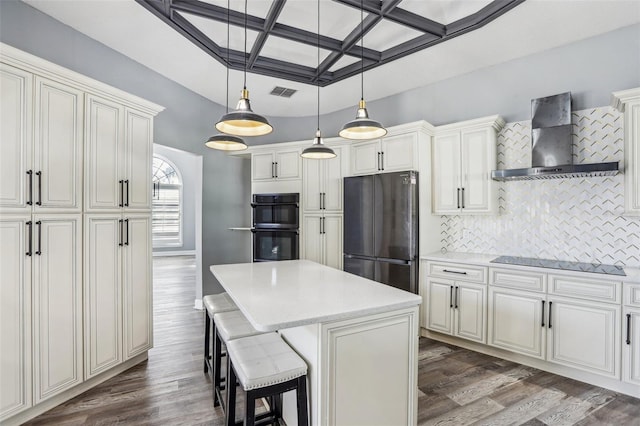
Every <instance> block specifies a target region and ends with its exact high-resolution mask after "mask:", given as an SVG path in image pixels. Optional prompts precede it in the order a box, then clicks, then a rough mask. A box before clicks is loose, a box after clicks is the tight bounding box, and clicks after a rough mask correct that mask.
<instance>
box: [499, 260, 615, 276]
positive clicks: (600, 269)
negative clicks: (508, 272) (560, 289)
mask: <svg viewBox="0 0 640 426" xmlns="http://www.w3.org/2000/svg"><path fill="white" fill-rule="evenodd" d="M491 263H505V264H508V265H520V266H534V267H537V268H550V269H562V270H564V271H578V272H591V273H594V274H607V275H622V276H626V274H625V273H624V269H623V268H622V267H621V266H616V265H603V264H600V263H583V262H569V261H567V260H552V259H536V258H533V257H518V256H500V257H496V258H495V259H493V260H492V261H491Z"/></svg>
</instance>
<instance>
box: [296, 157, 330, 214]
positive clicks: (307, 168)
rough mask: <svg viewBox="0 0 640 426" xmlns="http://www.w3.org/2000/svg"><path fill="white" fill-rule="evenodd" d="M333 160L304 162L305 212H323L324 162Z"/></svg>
mask: <svg viewBox="0 0 640 426" xmlns="http://www.w3.org/2000/svg"><path fill="white" fill-rule="evenodd" d="M325 161H331V160H313V159H310V158H304V159H303V160H302V176H303V177H302V182H303V185H304V186H303V189H304V190H303V191H302V197H303V203H302V205H303V208H304V210H305V211H320V210H322V203H323V200H322V191H323V187H324V185H323V183H324V182H323V178H324V167H325V165H324V162H325Z"/></svg>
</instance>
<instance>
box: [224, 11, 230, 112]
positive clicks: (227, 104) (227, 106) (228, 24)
mask: <svg viewBox="0 0 640 426" xmlns="http://www.w3.org/2000/svg"><path fill="white" fill-rule="evenodd" d="M230 7H231V0H227V96H226V97H225V98H224V101H225V104H226V107H225V109H226V111H227V112H226V114H228V113H229V67H230V66H231V63H230V59H229V58H230V56H229V27H230V25H231V24H230V22H231V18H230V17H229V15H230V13H231V12H230V9H229V8H230Z"/></svg>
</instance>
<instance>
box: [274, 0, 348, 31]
mask: <svg viewBox="0 0 640 426" xmlns="http://www.w3.org/2000/svg"><path fill="white" fill-rule="evenodd" d="M317 13H318V8H317V4H316V2H315V1H309V0H306V1H301V0H293V1H291V0H290V1H288V2H287V3H286V4H285V6H284V8H283V9H282V12H281V13H280V16H279V17H278V23H280V24H284V25H289V26H291V27H296V28H300V29H302V30H306V31H309V32H311V33H315V32H317V30H318V22H317ZM320 21H321V22H320V34H322V35H325V36H327V37H332V38H335V39H338V40H342V39H344V38H345V37H346V36H347V35H348V34H349V33H350V32H351V30H353V28H354V27H355V26H357V25H358V24H359V23H360V12H359V11H358V10H357V9H355V8H353V7H349V6H346V5H344V4H341V3H338V2H334V1H322V2H320Z"/></svg>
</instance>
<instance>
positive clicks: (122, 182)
mask: <svg viewBox="0 0 640 426" xmlns="http://www.w3.org/2000/svg"><path fill="white" fill-rule="evenodd" d="M118 183H119V184H120V203H119V204H118V205H119V206H120V207H124V181H123V180H120V181H118Z"/></svg>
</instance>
